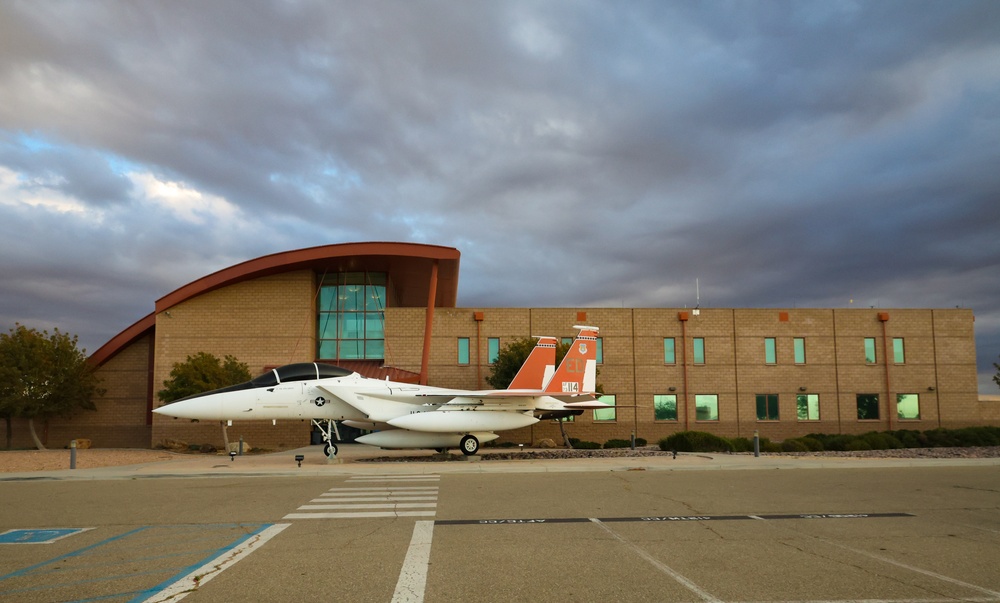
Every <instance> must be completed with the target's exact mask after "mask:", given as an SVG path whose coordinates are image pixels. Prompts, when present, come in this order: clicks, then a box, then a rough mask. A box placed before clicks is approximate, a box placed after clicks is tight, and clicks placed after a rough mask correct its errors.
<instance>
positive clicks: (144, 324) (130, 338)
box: [87, 313, 156, 367]
mask: <svg viewBox="0 0 1000 603" xmlns="http://www.w3.org/2000/svg"><path fill="white" fill-rule="evenodd" d="M155 326H156V314H155V313H151V314H147V315H146V316H144V317H142V318H140V319H139V320H138V321H137V322H136V323H135V324H133V325H132V326H130V327H129V328H127V329H125V330H124V331H122V332H121V333H119V334H117V335H115V336H114V337H112V338H111V340H110V341H108V342H107V343H106V344H104V345H102V346H101V347H100V348H98V350H97V351H96V352H94V353H93V354H91V355H90V358H88V359H87V361H88V362H90V364H91V365H93V366H95V367H99V366H101V365H103V364H104V363H105V362H107V361H108V360H111V358H112V357H113V356H114V355H115V354H117V353H118V352H120V351H121V350H123V349H124V348H126V347H128V346H130V345H132V344H133V343H135V342H136V341H137V340H139V339H140V338H142V337H143V336H145V335H146V334H147V333H151V332H152V331H153V328H154V327H155Z"/></svg>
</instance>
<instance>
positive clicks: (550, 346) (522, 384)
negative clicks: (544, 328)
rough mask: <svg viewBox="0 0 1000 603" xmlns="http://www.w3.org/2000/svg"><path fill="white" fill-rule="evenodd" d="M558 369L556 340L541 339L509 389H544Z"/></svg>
mask: <svg viewBox="0 0 1000 603" xmlns="http://www.w3.org/2000/svg"><path fill="white" fill-rule="evenodd" d="M555 368H556V338H555V337H539V338H538V343H536V344H535V347H534V348H532V350H531V353H530V354H528V357H527V358H526V359H525V360H524V364H522V365H521V369H520V370H518V371H517V375H514V380H513V381H511V382H510V385H508V386H507V389H542V388H544V387H545V386H546V385H547V384H548V382H549V380H550V379H552V374H553V372H554V371H555Z"/></svg>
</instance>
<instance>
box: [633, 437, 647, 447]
mask: <svg viewBox="0 0 1000 603" xmlns="http://www.w3.org/2000/svg"><path fill="white" fill-rule="evenodd" d="M635 445H636V446H645V445H646V438H636V439H635Z"/></svg>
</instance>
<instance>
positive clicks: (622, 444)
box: [604, 439, 632, 448]
mask: <svg viewBox="0 0 1000 603" xmlns="http://www.w3.org/2000/svg"><path fill="white" fill-rule="evenodd" d="M604 447H605V448H631V447H632V440H631V439H628V440H617V439H612V440H608V441H607V442H604Z"/></svg>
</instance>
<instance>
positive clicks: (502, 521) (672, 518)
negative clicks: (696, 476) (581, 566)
mask: <svg viewBox="0 0 1000 603" xmlns="http://www.w3.org/2000/svg"><path fill="white" fill-rule="evenodd" d="M888 517H915V516H914V515H912V514H910V513H836V514H835V513H802V514H795V515H659V516H656V515H652V516H646V517H599V518H596V521H600V522H601V523H618V522H665V523H669V522H679V523H683V522H689V521H741V520H758V521H759V520H764V521H773V520H784V519H881V518H888ZM592 521H595V518H590V517H536V518H530V517H520V518H498V519H438V520H436V521H435V522H434V523H435V524H436V525H439V526H463V525H518V524H526V525H531V524H546V523H588V522H592Z"/></svg>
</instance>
